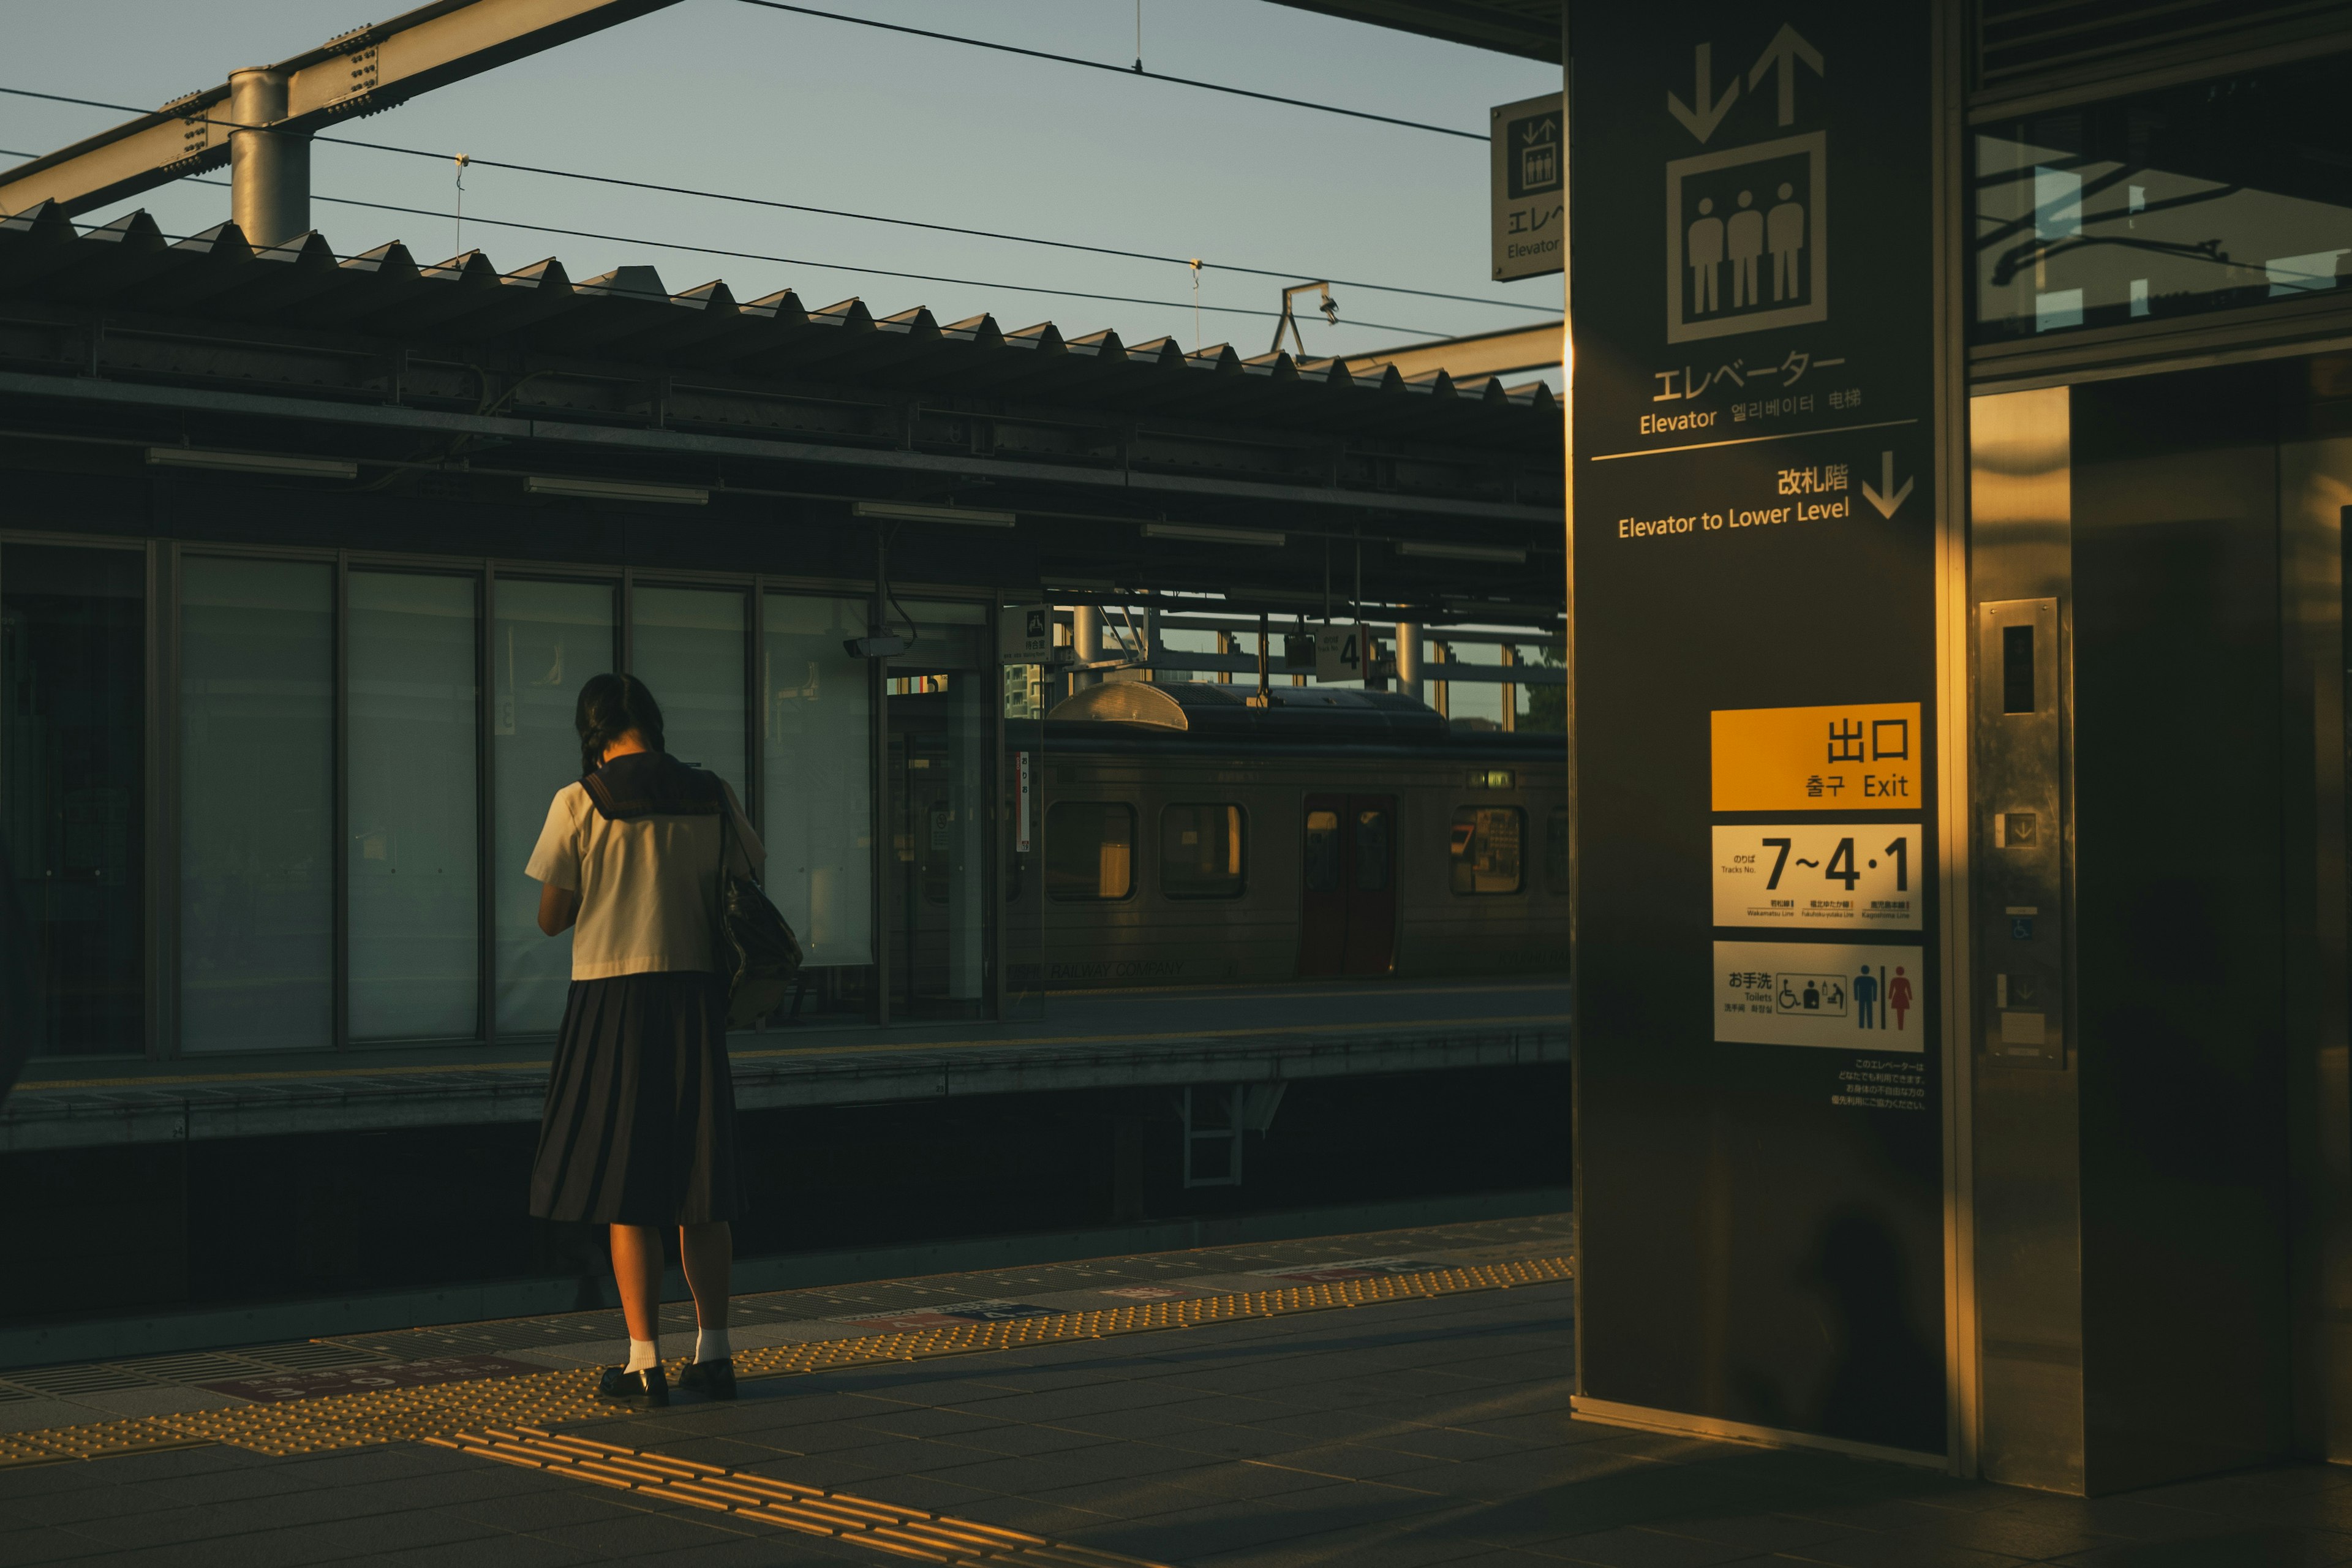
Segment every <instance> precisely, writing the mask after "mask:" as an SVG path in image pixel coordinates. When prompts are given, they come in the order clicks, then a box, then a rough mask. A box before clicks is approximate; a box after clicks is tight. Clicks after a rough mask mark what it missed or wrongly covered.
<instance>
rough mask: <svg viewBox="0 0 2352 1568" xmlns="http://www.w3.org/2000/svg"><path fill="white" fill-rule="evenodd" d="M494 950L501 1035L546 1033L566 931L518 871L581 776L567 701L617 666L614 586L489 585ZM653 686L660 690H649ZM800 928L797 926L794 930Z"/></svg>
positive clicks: (503, 581)
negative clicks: (562, 795)
mask: <svg viewBox="0 0 2352 1568" xmlns="http://www.w3.org/2000/svg"><path fill="white" fill-rule="evenodd" d="M490 589H491V593H492V595H493V596H494V599H495V604H496V611H495V616H494V618H493V620H492V623H491V626H490V679H489V685H490V693H491V695H490V763H491V778H492V780H493V787H492V791H491V803H490V846H489V862H490V885H491V888H492V889H493V890H494V897H493V900H492V903H491V910H492V922H493V931H492V942H491V952H492V954H493V961H494V963H496V965H497V970H496V973H497V978H498V984H497V987H496V1017H497V1021H498V1028H499V1033H500V1034H502V1035H526V1036H528V1035H551V1034H553V1033H555V1031H556V1029H557V1028H558V1026H561V1025H562V1022H563V1003H564V998H565V997H566V995H568V994H569V993H570V991H571V987H572V933H571V932H570V931H565V932H564V933H563V934H562V936H559V937H556V938H553V939H552V940H551V939H549V938H548V937H546V936H544V935H542V934H541V931H540V929H539V884H538V883H537V882H534V881H532V880H531V879H530V878H529V877H526V876H524V875H523V869H522V868H523V865H524V863H525V862H526V861H527V860H528V859H529V858H530V847H531V846H532V845H533V844H535V843H537V842H538V840H539V832H540V828H541V826H544V825H545V823H546V821H547V808H548V805H549V804H550V803H551V802H552V801H553V800H554V798H555V794H556V792H557V791H558V790H560V789H562V787H563V786H564V785H565V784H570V783H571V782H572V780H574V779H576V778H578V777H579V776H580V737H579V735H578V734H577V733H576V732H575V731H573V730H572V705H573V703H574V702H575V701H576V700H578V698H579V695H580V687H581V684H582V683H583V681H585V680H586V679H588V678H589V677H590V676H592V675H595V674H599V673H601V672H602V671H604V670H607V669H612V668H615V667H616V666H617V665H618V664H619V663H620V660H619V658H617V657H616V654H615V649H614V637H615V634H616V632H617V630H618V618H617V616H616V614H615V605H616V598H617V595H616V594H615V591H614V584H610V583H558V582H533V581H530V580H529V579H525V578H515V577H508V576H505V575H503V574H501V575H500V576H499V577H498V578H497V579H496V580H495V581H494V582H493V583H492V584H491V585H490ZM656 690H658V689H656ZM794 929H795V930H797V929H798V928H797V927H796V928H794Z"/></svg>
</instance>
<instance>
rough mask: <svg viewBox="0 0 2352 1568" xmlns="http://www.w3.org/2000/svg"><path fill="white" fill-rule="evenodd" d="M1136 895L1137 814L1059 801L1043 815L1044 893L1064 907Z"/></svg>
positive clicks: (1127, 808)
mask: <svg viewBox="0 0 2352 1568" xmlns="http://www.w3.org/2000/svg"><path fill="white" fill-rule="evenodd" d="M1134 890H1135V808H1134V807H1133V806H1131V805H1122V804H1120V803H1119V802H1117V801H1096V800H1060V801H1055V803H1054V806H1053V809H1052V810H1051V811H1048V812H1047V813H1046V814H1045V893H1046V896H1047V897H1049V898H1052V899H1055V900H1059V901H1061V902H1063V903H1087V902H1102V901H1107V900H1115V899H1124V898H1126V897H1127V896H1128V895H1129V893H1132V892H1133V891H1134Z"/></svg>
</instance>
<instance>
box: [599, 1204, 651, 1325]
mask: <svg viewBox="0 0 2352 1568" xmlns="http://www.w3.org/2000/svg"><path fill="white" fill-rule="evenodd" d="M609 1228H610V1229H611V1230H612V1233H613V1279H614V1283H615V1284H617V1285H619V1286H620V1288H621V1316H622V1317H623V1318H624V1319H625V1320H627V1321H628V1325H629V1338H631V1339H633V1340H655V1339H658V1338H659V1337H660V1329H661V1282H662V1247H661V1232H660V1231H659V1230H658V1229H656V1227H655V1226H649V1225H616V1226H611V1227H609Z"/></svg>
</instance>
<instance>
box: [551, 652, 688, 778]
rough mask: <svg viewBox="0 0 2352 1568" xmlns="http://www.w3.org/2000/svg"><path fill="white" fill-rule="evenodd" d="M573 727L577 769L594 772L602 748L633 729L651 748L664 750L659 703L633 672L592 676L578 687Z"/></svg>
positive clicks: (599, 764)
mask: <svg viewBox="0 0 2352 1568" xmlns="http://www.w3.org/2000/svg"><path fill="white" fill-rule="evenodd" d="M572 728H573V729H575V730H577V731H580V772H581V773H582V775H583V776H585V775H586V774H589V773H594V772H595V771H596V770H597V769H598V768H600V767H602V766H603V765H604V748H605V747H607V746H609V745H611V744H612V743H613V742H615V741H617V740H619V739H620V738H621V737H622V736H623V735H625V734H627V733H628V732H629V731H632V730H635V731H636V732H637V733H638V734H639V735H640V736H642V737H643V738H644V740H645V742H646V748H647V749H648V750H650V751H656V752H660V751H667V749H668V748H667V746H666V745H665V744H664V737H663V734H662V710H661V704H660V703H658V702H656V701H655V700H654V694H653V693H652V692H650V691H648V690H646V683H645V682H644V681H642V680H639V679H637V678H636V677H635V676H634V675H592V676H590V677H589V678H588V683H587V684H586V685H584V686H583V687H582V688H581V689H580V701H579V703H578V704H577V705H576V706H575V707H574V708H573V709H572Z"/></svg>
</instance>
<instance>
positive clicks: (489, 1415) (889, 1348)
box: [0, 1258, 1573, 1468]
mask: <svg viewBox="0 0 2352 1568" xmlns="http://www.w3.org/2000/svg"><path fill="white" fill-rule="evenodd" d="M1572 1272H1573V1269H1572V1268H1571V1265H1570V1261H1569V1259H1567V1258H1520V1259H1514V1260H1511V1261H1508V1262H1501V1263H1483V1264H1475V1265H1465V1266H1462V1267H1459V1268H1430V1269H1423V1270H1421V1271H1419V1272H1417V1273H1412V1274H1388V1275H1374V1276H1371V1277H1370V1278H1367V1279H1342V1280H1333V1281H1330V1282H1328V1283H1323V1284H1312V1285H1296V1286H1288V1287H1285V1288H1283V1289H1267V1290H1252V1291H1247V1292H1243V1293H1237V1294H1233V1295H1224V1296H1196V1297H1193V1298H1192V1299H1191V1300H1177V1301H1150V1302H1139V1303H1137V1304H1136V1305H1134V1306H1125V1307H1111V1308H1105V1309H1102V1310H1096V1311H1083V1312H1057V1313H1053V1314H1049V1315H1044V1316H1039V1317H1034V1318H1016V1319H1011V1320H1007V1321H1000V1322H969V1323H956V1324H952V1325H942V1326H940V1327H936V1328H922V1329H914V1330H908V1331H903V1332H897V1333H883V1334H863V1335H859V1336H857V1337H856V1338H854V1339H840V1340H801V1341H794V1342H787V1343H784V1344H779V1345H765V1346H761V1347H760V1348H758V1349H751V1350H743V1351H739V1352H736V1354H735V1373H736V1376H737V1377H738V1378H759V1377H782V1376H789V1375H791V1374H793V1373H808V1372H824V1371H829V1370H832V1369H835V1368H839V1367H849V1366H861V1365H871V1364H874V1363H886V1362H905V1361H919V1360H923V1359H926V1358H929V1357H931V1356H949V1355H970V1354H972V1353H974V1352H982V1351H996V1350H1010V1349H1013V1348H1014V1347H1016V1346H1020V1345H1041V1344H1053V1343H1056V1342H1066V1341H1071V1340H1089V1339H1108V1338H1110V1337H1112V1336H1113V1335H1117V1334H1137V1333H1152V1332H1156V1331H1160V1330H1166V1329H1189V1328H1194V1327H1198V1326H1201V1325H1202V1324H1207V1323H1221V1322H1234V1321H1240V1320H1243V1319H1249V1318H1271V1317H1280V1316H1283V1315H1285V1314H1287V1313H1292V1312H1318V1311H1327V1310H1331V1309H1334V1308H1341V1307H1358V1306H1368V1305H1370V1304H1372V1303H1375V1302H1380V1301H1396V1300H1408V1299H1411V1298H1414V1297H1429V1296H1446V1295H1453V1294H1455V1293H1458V1292H1461V1291H1467V1290H1495V1289H1509V1288H1510V1287H1512V1286H1514V1285H1537V1284H1545V1283H1549V1282H1551V1281H1554V1280H1560V1279H1569V1278H1570V1276H1571V1274H1572ZM597 1375H598V1370H597V1369H596V1368H593V1367H582V1368H566V1369H564V1370H562V1371H556V1372H545V1373H521V1374H519V1375H516V1376H511V1377H498V1378H486V1379H480V1380H476V1381H470V1382H464V1383H442V1384H424V1385H419V1386H412V1387H406V1388H382V1389H369V1390H367V1391H365V1392H362V1393H357V1394H321V1395H320V1396H318V1397H316V1398H311V1399H299V1400H289V1401H287V1402H286V1403H283V1404H271V1405H231V1406H228V1407H226V1408H223V1409H215V1410H190V1411H184V1412H179V1413H175V1414H172V1415H143V1416H137V1417H132V1418H130V1419H125V1420H121V1421H102V1422H93V1423H90V1424H89V1425H86V1426H60V1427H50V1428H47V1429H46V1430H42V1431H34V1432H11V1433H0V1468H5V1467H6V1466H10V1465H23V1464H45V1463H53V1462H55V1461H57V1460H60V1459H91V1458H104V1457H108V1456H111V1455H116V1454H128V1453H137V1452H141V1451H142V1450H145V1449H151V1448H170V1447H187V1446H189V1445H191V1444H195V1443H225V1444H227V1445H229V1446H231V1447H239V1448H246V1449H249V1450H251V1451H253V1452H255V1453H261V1454H271V1455H286V1454H309V1453H319V1452H323V1451H325V1450H328V1449H333V1448H352V1447H362V1446H364V1445H367V1444H372V1443H398V1442H409V1443H416V1442H425V1441H429V1440H431V1439H433V1438H436V1437H450V1436H455V1435H457V1433H459V1432H462V1431H467V1430H472V1431H480V1430H482V1429H483V1428H484V1426H503V1427H508V1428H519V1427H521V1426H534V1427H547V1426H558V1425H561V1424H563V1423H566V1422H580V1421H593V1420H597V1419H600V1418H608V1417H610V1416H613V1415H617V1414H621V1413H623V1412H624V1411H625V1410H634V1409H635V1408H637V1407H635V1406H616V1405H612V1404H609V1403H606V1402H604V1401H603V1400H600V1399H598V1398H597V1397H596V1396H595V1387H596V1378H597Z"/></svg>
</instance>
